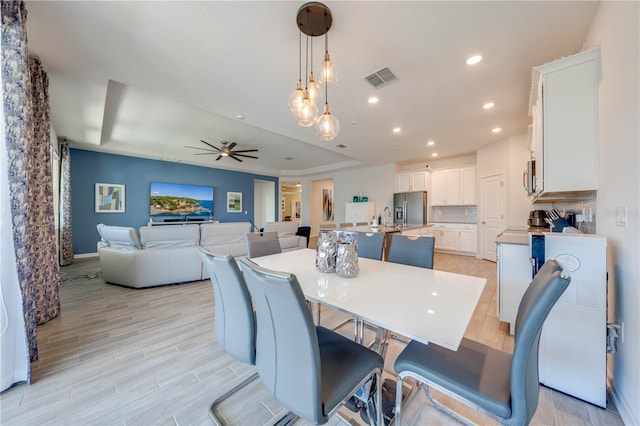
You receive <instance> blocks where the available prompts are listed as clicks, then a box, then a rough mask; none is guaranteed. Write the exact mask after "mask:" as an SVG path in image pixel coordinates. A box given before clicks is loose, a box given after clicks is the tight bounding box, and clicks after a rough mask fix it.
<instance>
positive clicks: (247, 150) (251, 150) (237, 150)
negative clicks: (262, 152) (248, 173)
mask: <svg viewBox="0 0 640 426" xmlns="http://www.w3.org/2000/svg"><path fill="white" fill-rule="evenodd" d="M238 152H258V150H257V149H236V150H235V151H233V153H234V154H235V153H238Z"/></svg>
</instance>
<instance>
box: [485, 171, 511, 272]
mask: <svg viewBox="0 0 640 426" xmlns="http://www.w3.org/2000/svg"><path fill="white" fill-rule="evenodd" d="M504 193H505V189H504V176H503V174H502V173H500V174H498V175H492V176H486V177H483V178H482V179H481V180H480V197H481V200H482V210H481V214H480V215H481V217H480V225H479V228H480V239H481V242H480V244H481V246H480V255H481V257H482V258H483V259H486V260H491V261H492V262H495V261H496V237H497V236H498V234H499V233H500V232H502V231H503V230H504V228H505V220H504V210H505V206H504V199H505V195H504Z"/></svg>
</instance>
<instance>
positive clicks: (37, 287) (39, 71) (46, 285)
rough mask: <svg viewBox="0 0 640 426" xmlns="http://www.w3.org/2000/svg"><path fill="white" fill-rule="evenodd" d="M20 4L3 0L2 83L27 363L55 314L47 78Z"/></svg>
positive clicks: (57, 309) (34, 355)
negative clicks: (32, 52) (31, 47)
mask: <svg viewBox="0 0 640 426" xmlns="http://www.w3.org/2000/svg"><path fill="white" fill-rule="evenodd" d="M26 21H27V10H26V8H25V5H24V2H22V1H20V2H17V1H5V0H3V1H2V61H3V67H2V84H3V106H4V115H5V116H4V120H5V143H6V150H7V153H8V159H7V169H6V170H7V172H8V175H9V188H10V204H11V216H12V217H11V220H12V225H13V241H14V246H15V254H16V270H17V272H18V280H19V282H20V290H21V292H22V298H23V310H24V316H25V327H26V331H27V340H28V344H29V355H30V359H31V360H32V361H34V360H36V359H38V343H37V340H36V329H37V326H38V325H39V324H44V323H45V322H47V321H49V320H50V319H51V318H54V317H56V316H58V315H59V313H60V299H59V293H58V277H59V274H58V262H57V253H56V240H55V223H54V213H53V188H52V183H51V182H52V181H51V161H50V160H51V158H50V155H51V153H50V149H49V134H50V132H49V126H50V124H49V94H48V85H49V80H48V78H47V74H46V73H45V72H44V70H43V68H42V64H41V63H40V61H39V60H37V59H30V58H29V52H28V49H27V33H26Z"/></svg>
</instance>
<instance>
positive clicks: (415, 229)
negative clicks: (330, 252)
mask: <svg viewBox="0 0 640 426" xmlns="http://www.w3.org/2000/svg"><path fill="white" fill-rule="evenodd" d="M431 227H432V225H425V224H409V225H396V224H393V225H386V226H384V225H378V226H371V225H361V226H349V227H345V228H337V229H335V230H334V231H336V232H374V233H384V234H385V238H384V251H383V253H382V259H383V260H387V257H388V254H389V246H390V244H391V236H392V235H393V234H395V233H398V232H399V233H401V234H403V235H425V236H433V233H432V232H431V233H430V231H431Z"/></svg>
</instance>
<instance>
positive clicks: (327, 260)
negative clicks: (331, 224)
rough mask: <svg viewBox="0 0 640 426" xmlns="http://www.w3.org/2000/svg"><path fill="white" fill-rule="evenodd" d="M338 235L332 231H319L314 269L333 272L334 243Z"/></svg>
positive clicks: (334, 266)
mask: <svg viewBox="0 0 640 426" xmlns="http://www.w3.org/2000/svg"><path fill="white" fill-rule="evenodd" d="M337 241H338V237H337V235H336V234H335V233H333V232H320V235H319V236H318V248H317V249H316V269H318V271H320V272H323V273H324V272H335V270H336V255H337V250H336V245H337Z"/></svg>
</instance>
